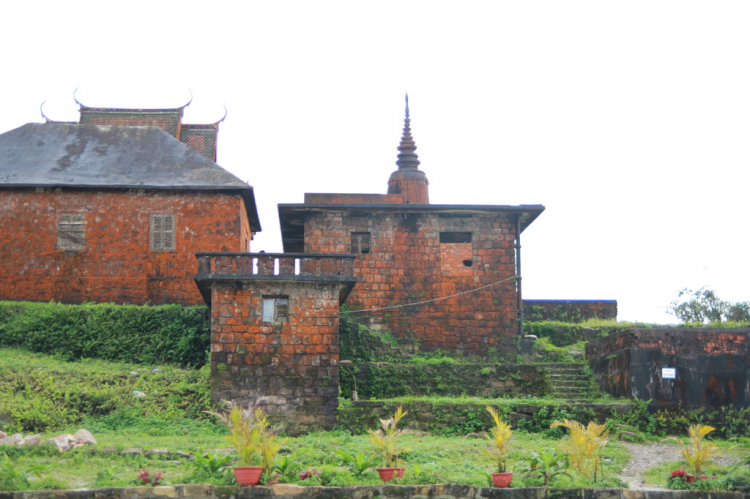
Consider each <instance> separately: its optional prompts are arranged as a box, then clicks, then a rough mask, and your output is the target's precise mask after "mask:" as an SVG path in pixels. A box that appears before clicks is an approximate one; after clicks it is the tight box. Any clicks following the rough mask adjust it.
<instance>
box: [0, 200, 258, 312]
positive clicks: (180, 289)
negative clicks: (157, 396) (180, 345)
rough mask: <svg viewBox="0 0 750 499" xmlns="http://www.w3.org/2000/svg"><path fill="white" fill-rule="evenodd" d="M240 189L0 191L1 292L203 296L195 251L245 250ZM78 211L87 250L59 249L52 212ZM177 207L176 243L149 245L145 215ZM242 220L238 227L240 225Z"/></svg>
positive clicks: (67, 296) (188, 300)
mask: <svg viewBox="0 0 750 499" xmlns="http://www.w3.org/2000/svg"><path fill="white" fill-rule="evenodd" d="M243 211H244V207H243V205H242V199H241V197H240V195H239V194H237V195H234V194H216V193H201V192H194V191H193V192H190V191H181V192H174V191H172V192H168V191H154V190H124V189H123V190H107V191H94V190H81V189H49V188H47V189H37V190H35V189H4V190H0V228H1V230H2V237H0V255H1V258H2V265H0V299H1V300H28V301H51V300H54V301H61V302H65V303H82V302H86V301H93V302H115V303H134V304H144V303H151V304H163V303H180V304H184V305H196V304H202V303H203V300H202V298H201V295H200V293H199V292H198V288H197V286H196V285H195V282H194V281H193V276H194V275H195V274H196V272H197V262H196V259H195V256H194V254H195V252H197V251H246V248H242V247H241V238H242V234H243V233H244V234H248V233H249V227H247V221H246V220H245V219H244V218H241V213H242V212H243ZM67 213H83V214H84V215H85V223H86V225H85V234H84V238H85V249H84V250H82V251H63V250H59V249H57V224H58V217H59V215H60V214H67ZM166 213H173V214H175V215H176V217H175V219H176V231H175V241H176V251H150V246H149V234H150V232H149V224H150V219H149V218H150V215H151V214H166ZM243 225H244V227H243Z"/></svg>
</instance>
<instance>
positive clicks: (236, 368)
mask: <svg viewBox="0 0 750 499" xmlns="http://www.w3.org/2000/svg"><path fill="white" fill-rule="evenodd" d="M269 296H270V297H286V298H287V300H288V315H287V316H286V318H285V319H283V320H282V321H274V322H264V320H263V298H264V297H269ZM338 311H339V285H338V283H335V282H333V283H328V282H288V281H242V282H240V281H237V282H234V281H224V282H217V283H214V284H213V286H212V289H211V395H212V397H214V398H215V399H224V400H234V401H236V402H238V403H241V404H244V405H247V404H248V403H254V402H255V401H256V400H258V399H260V398H261V397H262V398H263V400H262V401H261V402H260V405H261V406H262V407H263V408H264V409H265V410H266V411H267V412H268V413H269V414H271V415H272V416H274V417H275V418H276V419H277V420H281V421H283V422H285V424H286V431H287V432H288V433H291V434H296V433H301V432H304V431H309V430H313V429H321V428H323V429H325V428H331V427H332V426H334V425H335V424H336V408H337V407H338V398H337V397H338V391H339V390H338V387H339V366H338V361H339V341H338Z"/></svg>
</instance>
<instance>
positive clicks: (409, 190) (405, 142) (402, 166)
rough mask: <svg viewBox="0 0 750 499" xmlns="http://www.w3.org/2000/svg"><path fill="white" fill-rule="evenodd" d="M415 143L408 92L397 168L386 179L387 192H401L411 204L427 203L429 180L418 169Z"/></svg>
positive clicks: (428, 201)
mask: <svg viewBox="0 0 750 499" xmlns="http://www.w3.org/2000/svg"><path fill="white" fill-rule="evenodd" d="M416 149H417V144H416V143H415V142H414V138H412V136H411V119H410V118H409V94H406V117H405V118H404V131H403V134H402V135H401V142H400V143H399V145H398V151H399V153H398V160H397V161H396V165H397V166H398V170H396V171H395V172H393V173H392V174H391V178H390V179H389V180H388V194H401V195H402V196H404V201H405V202H407V203H413V204H429V203H430V200H429V193H428V189H427V186H428V185H429V184H430V182H429V181H428V180H427V175H425V173H424V172H423V171H421V170H419V168H418V167H419V157H418V156H417V153H416V152H415V151H416Z"/></svg>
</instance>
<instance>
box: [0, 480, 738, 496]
mask: <svg viewBox="0 0 750 499" xmlns="http://www.w3.org/2000/svg"><path fill="white" fill-rule="evenodd" d="M165 498H175V499H271V498H273V499H384V498H394V499H750V494H744V493H741V492H699V491H695V490H628V489H606V488H601V489H594V488H590V489H546V488H543V487H537V488H521V489H517V488H509V489H497V488H486V487H474V486H473V485H460V484H453V483H443V484H435V485H380V486H364V485H363V486H351V487H301V486H299V485H294V484H287V483H284V484H278V485H274V486H272V487H237V486H214V485H201V484H190V485H175V486H160V487H123V488H106V489H78V490H54V491H53V490H39V491H26V492H0V499H165Z"/></svg>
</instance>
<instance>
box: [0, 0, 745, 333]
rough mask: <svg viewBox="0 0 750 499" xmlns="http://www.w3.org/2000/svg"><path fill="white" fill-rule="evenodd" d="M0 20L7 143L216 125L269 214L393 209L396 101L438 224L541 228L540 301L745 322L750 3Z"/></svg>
mask: <svg viewBox="0 0 750 499" xmlns="http://www.w3.org/2000/svg"><path fill="white" fill-rule="evenodd" d="M2 10H3V13H2V16H0V46H2V47H3V49H2V56H0V61H2V66H1V67H2V71H1V72H0V90H1V91H0V109H2V112H0V132H5V131H7V130H11V129H13V128H16V127H18V126H21V125H23V124H24V123H28V122H39V121H41V117H40V114H39V106H40V104H41V103H42V101H44V100H46V104H45V106H44V111H45V113H46V115H47V116H48V117H50V118H51V119H56V120H75V119H77V105H76V104H75V102H74V101H73V91H74V90H75V88H76V87H78V88H79V90H78V94H77V97H78V99H79V100H80V101H81V102H83V103H84V104H86V105H89V106H102V107H142V108H148V107H176V106H179V105H182V104H184V103H185V102H187V101H188V99H189V98H190V97H189V89H191V88H192V93H193V95H194V99H193V102H192V104H191V105H190V107H189V108H187V110H186V112H185V122H188V123H191V122H192V123H200V122H214V121H217V120H219V119H220V118H221V117H222V115H223V114H224V110H223V105H224V104H226V107H227V108H228V110H229V114H228V116H227V119H226V121H225V122H223V123H222V124H221V127H220V132H219V146H218V147H219V150H218V163H219V164H220V165H222V166H223V167H225V168H227V169H228V170H230V171H231V172H233V173H234V174H236V175H237V176H239V177H240V178H242V179H243V180H248V181H249V183H250V184H251V185H253V186H254V187H255V191H256V197H257V200H258V209H259V212H260V218H261V223H262V224H263V232H262V233H261V234H260V235H258V236H257V237H256V240H255V241H254V242H253V251H259V250H265V251H281V238H280V234H279V229H278V215H277V211H276V204H277V203H295V202H302V199H303V194H304V193H305V192H371V193H385V191H386V188H387V180H388V176H389V175H390V173H391V172H392V171H393V170H394V169H395V165H394V162H395V160H396V153H397V151H396V146H397V145H398V140H399V137H400V134H401V127H402V124H403V107H404V105H403V98H404V92H406V91H408V92H409V95H410V102H411V114H412V131H413V135H414V138H415V140H416V143H417V146H418V149H417V153H418V154H419V158H420V160H421V162H422V164H421V167H420V168H421V169H423V170H424V171H425V172H426V174H427V176H428V178H429V180H430V199H431V201H432V202H433V203H466V204H543V205H544V206H546V208H547V210H546V211H545V213H543V214H542V216H541V217H539V219H538V220H537V221H536V222H535V223H534V224H532V225H531V226H530V227H529V228H528V229H527V230H526V231H525V232H524V234H523V238H522V243H523V273H524V294H525V297H526V298H557V299H563V298H576V299H597V298H601V299H617V300H618V301H619V306H620V318H621V319H626V320H642V321H652V322H673V321H674V319H673V318H671V316H669V315H667V314H666V313H665V308H666V306H667V305H668V303H669V302H670V301H672V300H673V299H674V298H675V296H676V294H677V291H678V290H679V289H681V288H684V287H692V288H699V287H701V286H704V285H706V286H711V287H713V288H714V289H715V290H716V291H717V292H718V293H719V295H720V296H722V297H724V298H725V299H731V300H743V301H744V300H750V291H749V290H748V286H747V284H746V283H747V282H750V263H749V262H748V258H747V245H748V229H747V221H748V213H749V212H750V208H749V207H748V201H747V199H746V193H747V191H748V180H750V173H749V172H748V164H750V141H749V140H748V138H749V137H750V97H749V95H750V64H749V63H750V57H748V56H749V55H750V29H748V25H750V2H746V1H742V2H740V1H711V2H708V1H704V2H695V1H684V0H683V1H658V2H654V1H653V0H649V1H632V0H629V1H607V2H602V1H600V0H597V1H561V0H555V1H535V2H502V1H492V2H471V1H468V2H467V1H462V2H458V1H454V2H441V1H436V0H429V1H396V2H390V1H382V0H381V1H377V2H353V1H347V2H329V1H309V0H308V1H298V2H293V1H269V2H255V1H243V2H239V1H238V2H226V1H215V2H205V1H203V2H191V1H179V2H177V1H175V2H171V1H153V0H151V1H128V2H120V1H112V0H110V1H107V2H101V1H99V0H97V1H91V2H79V1H50V2H38V1H24V2H6V3H5V5H4V6H3V9H2Z"/></svg>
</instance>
